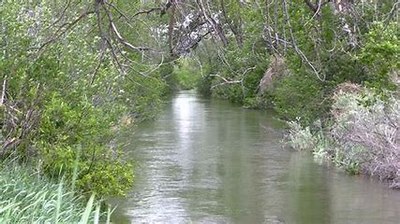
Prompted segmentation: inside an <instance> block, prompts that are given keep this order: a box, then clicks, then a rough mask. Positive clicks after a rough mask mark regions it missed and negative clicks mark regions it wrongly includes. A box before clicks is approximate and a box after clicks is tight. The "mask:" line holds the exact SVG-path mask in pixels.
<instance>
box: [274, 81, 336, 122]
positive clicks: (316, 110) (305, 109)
mask: <svg viewBox="0 0 400 224" xmlns="http://www.w3.org/2000/svg"><path fill="white" fill-rule="evenodd" d="M276 85H277V86H276V89H275V91H274V93H273V99H274V105H275V107H274V108H275V110H276V111H277V112H278V113H279V114H280V115H281V116H283V117H284V118H285V119H288V120H295V119H297V117H301V123H302V124H311V123H312V122H313V121H314V119H315V118H317V117H319V116H321V115H322V114H324V112H325V111H326V110H327V108H328V106H329V105H328V104H327V103H328V101H327V100H326V99H325V96H324V92H323V91H324V90H323V85H322V83H321V82H320V81H319V80H318V79H317V78H316V77H314V76H312V75H307V74H292V75H289V76H287V77H284V78H283V79H281V80H280V81H279V82H278V83H277V84H276Z"/></svg>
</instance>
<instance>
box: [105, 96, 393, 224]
mask: <svg viewBox="0 0 400 224" xmlns="http://www.w3.org/2000/svg"><path fill="white" fill-rule="evenodd" d="M127 139H128V140H127V141H128V143H129V144H128V145H127V147H126V150H127V151H128V153H129V155H130V156H131V157H132V158H134V159H135V160H136V161H138V164H139V167H138V168H137V174H136V183H135V186H134V188H133V190H132V193H131V194H130V195H129V197H128V198H127V199H124V200H119V201H118V203H119V207H118V208H117V210H116V211H115V213H114V217H113V220H114V222H115V223H174V224H175V223H244V224H247V223H317V224H320V223H340V224H342V223H374V224H380V223H400V192H399V191H394V190H389V189H387V187H386V186H385V185H383V184H381V183H377V182H376V181H372V180H369V179H367V178H363V177H360V176H358V177H357V176H356V177H354V176H348V175H346V174H344V173H343V172H341V171H340V170H337V169H334V168H328V167H327V166H321V165H318V164H317V163H316V162H314V161H313V159H312V156H311V155H309V154H307V153H295V152H291V151H290V150H288V149H285V148H283V147H282V143H281V139H282V133H281V129H280V124H279V122H277V121H276V120H275V119H274V115H273V114H272V113H271V112H261V111H254V110H247V109H243V108H240V107H238V106H235V105H232V104H230V103H227V102H224V101H218V100H205V99H202V98H200V97H198V96H197V95H196V94H195V93H194V92H190V91H188V92H181V93H179V94H178V95H176V97H174V98H173V99H172V101H171V103H170V104H168V105H167V106H166V108H165V110H164V111H163V112H162V114H161V115H160V117H159V118H158V119H157V120H156V121H153V122H149V123H146V124H142V125H141V126H139V127H138V128H136V129H135V133H131V134H129V137H128V138H127Z"/></svg>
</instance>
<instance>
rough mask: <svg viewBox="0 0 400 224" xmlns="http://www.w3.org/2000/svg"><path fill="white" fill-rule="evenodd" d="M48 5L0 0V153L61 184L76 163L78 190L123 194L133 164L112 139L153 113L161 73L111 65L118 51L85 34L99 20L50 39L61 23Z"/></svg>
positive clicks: (89, 20) (160, 87)
mask: <svg viewBox="0 0 400 224" xmlns="http://www.w3.org/2000/svg"><path fill="white" fill-rule="evenodd" d="M51 6H52V5H51V4H49V3H48V2H47V1H44V2H43V3H41V4H33V3H32V4H31V3H22V2H13V3H5V2H2V3H0V17H1V18H2V23H1V30H0V32H1V36H2V37H1V38H2V39H1V43H0V77H1V84H2V86H1V87H2V91H1V94H2V93H3V92H4V93H5V94H4V96H5V97H4V102H1V103H2V104H1V106H0V107H1V111H0V113H1V116H0V118H1V120H0V128H1V135H0V136H1V137H0V143H1V145H2V148H1V149H0V157H1V159H2V158H5V157H9V156H16V157H18V158H19V159H22V160H25V161H30V162H34V161H35V162H37V164H38V167H39V168H40V171H41V172H43V173H44V174H45V175H48V176H50V177H53V178H58V177H59V176H64V177H65V178H67V179H66V180H65V181H70V180H71V178H72V176H73V175H74V174H73V171H74V168H73V167H74V164H75V161H78V162H77V166H76V167H77V169H78V171H77V176H76V178H77V180H76V182H77V183H76V186H78V187H80V189H81V190H83V191H85V192H95V193H97V194H99V195H101V196H110V195H123V194H125V193H126V192H127V190H128V189H129V188H130V187H131V185H132V182H133V166H132V164H131V162H130V161H128V160H126V159H125V157H124V156H123V154H121V152H120V151H119V146H118V145H117V144H116V143H113V139H114V137H115V135H116V134H117V132H118V130H119V129H120V128H121V126H122V125H126V124H131V123H132V122H135V121H137V120H140V119H146V118H151V117H153V116H154V115H155V114H156V113H157V111H158V109H159V108H160V105H161V95H162V94H164V93H165V91H166V90H165V89H166V84H165V82H164V81H163V79H162V78H161V77H160V76H161V75H160V73H159V72H154V73H152V74H146V75H137V73H138V71H136V70H128V69H127V70H126V71H121V70H120V69H121V68H119V67H118V66H117V64H116V62H115V60H117V59H119V60H121V58H115V57H121V56H118V55H114V56H113V55H112V54H111V53H110V52H106V53H105V54H104V55H101V52H100V51H99V50H98V48H99V43H100V38H99V37H97V36H96V35H95V33H96V32H92V33H90V32H89V31H91V30H92V29H93V26H92V25H91V24H95V23H96V18H94V17H93V16H88V17H87V18H85V19H84V20H81V21H80V22H79V23H76V25H75V26H73V28H71V29H70V30H68V31H67V32H66V33H65V34H64V35H61V36H59V37H58V39H54V40H53V39H52V38H54V37H53V36H52V35H54V33H56V32H57V31H58V27H57V26H53V22H54V20H55V18H57V17H56V16H57V13H56V12H55V11H53V8H52V7H51ZM76 7H77V8H68V10H67V12H65V14H66V15H68V17H66V18H65V19H66V20H68V19H71V20H73V19H74V18H76V17H78V16H79V15H80V14H81V11H80V10H79V7H78V6H76ZM75 10H76V11H75ZM67 22H69V23H71V22H72V21H67ZM88 33H90V34H89V35H88ZM130 56H131V59H135V57H137V55H135V54H132V55H130ZM99 58H101V60H100V59H99ZM141 67H143V70H146V71H148V70H149V69H148V67H146V66H138V68H137V69H141ZM139 73H140V72H139ZM3 86H4V87H5V88H3ZM2 95H3V94H2ZM123 117H124V118H125V122H124V121H122V120H121V119H122V118H123ZM127 121H129V122H127Z"/></svg>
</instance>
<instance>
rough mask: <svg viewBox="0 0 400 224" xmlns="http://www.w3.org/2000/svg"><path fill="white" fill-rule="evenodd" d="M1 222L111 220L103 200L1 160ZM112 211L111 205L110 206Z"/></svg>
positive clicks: (27, 167) (96, 221) (107, 221)
mask: <svg viewBox="0 0 400 224" xmlns="http://www.w3.org/2000/svg"><path fill="white" fill-rule="evenodd" d="M0 186H1V187H0V223H99V222H100V218H101V217H103V215H104V217H107V220H102V222H105V223H109V222H110V220H109V217H110V215H109V214H101V212H100V211H101V208H100V202H99V201H96V200H95V196H94V195H92V196H91V197H90V199H89V200H88V201H87V199H86V198H85V197H84V196H82V195H79V194H78V193H77V192H74V191H72V190H71V188H69V187H67V186H66V185H65V184H64V183H63V181H62V180H61V181H59V182H58V183H54V182H52V181H50V180H48V179H46V178H44V177H41V176H39V175H36V174H35V173H34V172H32V171H31V169H29V166H21V165H15V164H0ZM108 211H109V212H108V213H110V209H109V210H108Z"/></svg>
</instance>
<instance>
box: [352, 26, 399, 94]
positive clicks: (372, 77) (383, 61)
mask: <svg viewBox="0 0 400 224" xmlns="http://www.w3.org/2000/svg"><path fill="white" fill-rule="evenodd" d="M399 36H400V28H399V26H398V23H390V24H387V25H384V24H383V23H375V24H373V25H372V27H371V29H370V30H369V32H368V33H367V34H366V37H365V39H366V40H365V44H364V46H363V48H362V49H361V53H360V54H359V55H358V57H357V58H358V59H359V60H360V62H361V63H362V64H363V65H365V66H366V67H367V69H368V70H367V72H368V75H369V77H368V80H367V86H368V87H372V88H375V89H377V90H383V89H392V90H393V89H394V88H395V85H394V83H393V80H392V77H391V72H393V71H396V70H399V69H400V56H399V55H400V44H399V42H400V39H399Z"/></svg>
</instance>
